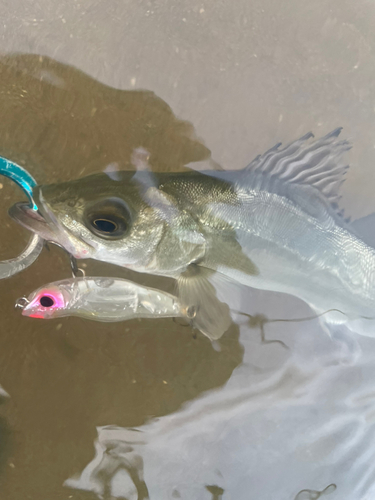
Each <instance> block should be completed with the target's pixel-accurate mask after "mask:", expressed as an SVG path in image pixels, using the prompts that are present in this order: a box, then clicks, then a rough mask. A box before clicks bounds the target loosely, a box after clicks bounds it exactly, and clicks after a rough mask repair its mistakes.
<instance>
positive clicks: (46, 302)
mask: <svg viewBox="0 0 375 500" xmlns="http://www.w3.org/2000/svg"><path fill="white" fill-rule="evenodd" d="M39 303H40V305H41V306H42V307H52V306H53V305H55V301H54V300H53V298H52V297H49V296H48V295H43V297H40V299H39Z"/></svg>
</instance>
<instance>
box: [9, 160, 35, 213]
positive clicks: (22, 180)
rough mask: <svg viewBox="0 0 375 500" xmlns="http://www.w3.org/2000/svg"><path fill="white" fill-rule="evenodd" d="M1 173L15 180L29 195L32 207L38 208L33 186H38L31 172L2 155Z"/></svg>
mask: <svg viewBox="0 0 375 500" xmlns="http://www.w3.org/2000/svg"><path fill="white" fill-rule="evenodd" d="M0 175H3V176H4V177H8V178H9V179H11V180H12V181H14V182H15V183H16V184H17V185H18V186H19V187H20V188H21V189H22V190H23V192H24V193H25V194H26V195H27V196H28V198H29V200H30V206H31V208H32V209H33V210H38V207H37V206H36V204H35V202H34V199H33V188H34V187H35V186H36V181H35V179H34V177H33V176H32V175H30V174H29V172H27V171H26V170H25V169H24V168H22V167H20V166H19V165H17V163H13V162H12V161H9V160H7V159H6V158H3V157H2V156H0Z"/></svg>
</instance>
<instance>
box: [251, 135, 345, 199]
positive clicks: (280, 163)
mask: <svg viewBox="0 0 375 500" xmlns="http://www.w3.org/2000/svg"><path fill="white" fill-rule="evenodd" d="M341 130H342V128H337V129H336V130H334V131H333V132H330V133H329V134H327V135H326V136H324V137H321V138H320V139H317V140H316V141H313V142H310V141H309V139H311V138H312V137H314V135H313V134H312V133H311V132H309V133H308V134H306V135H304V136H303V137H301V138H300V139H298V140H296V141H294V142H292V143H291V144H289V145H288V146H286V147H285V148H283V149H279V148H280V146H281V143H279V144H276V146H274V147H273V148H271V149H269V150H268V151H267V152H266V153H264V154H263V155H260V156H257V157H256V158H255V159H254V160H253V161H252V162H251V163H250V164H249V165H248V166H247V167H246V170H248V171H251V172H257V173H262V174H264V175H267V176H270V177H277V178H279V179H281V180H283V181H285V182H290V183H295V184H305V185H309V186H311V187H314V188H316V189H318V190H319V191H320V192H321V193H322V194H323V195H324V196H325V197H326V198H327V199H328V200H329V201H330V203H332V204H333V205H336V204H337V202H338V200H339V199H340V196H339V189H340V186H341V184H342V183H343V182H344V180H345V175H346V172H347V169H348V166H347V165H344V164H343V163H342V162H341V157H342V155H343V153H345V151H348V150H349V149H350V148H351V146H350V144H349V143H348V142H347V141H345V140H344V141H339V140H338V136H339V135H340V132H341Z"/></svg>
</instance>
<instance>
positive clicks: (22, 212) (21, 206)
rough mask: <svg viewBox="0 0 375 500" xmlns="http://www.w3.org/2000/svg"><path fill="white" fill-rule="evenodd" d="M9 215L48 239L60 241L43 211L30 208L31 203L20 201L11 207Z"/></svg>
mask: <svg viewBox="0 0 375 500" xmlns="http://www.w3.org/2000/svg"><path fill="white" fill-rule="evenodd" d="M8 214H9V216H10V217H11V218H12V219H13V220H15V221H16V222H18V223H19V224H21V226H23V227H25V228H26V229H28V230H29V231H32V232H33V233H36V234H38V235H39V236H41V237H42V238H43V239H45V240H48V241H56V242H57V241H58V238H57V233H56V231H54V229H53V228H52V227H51V226H50V224H49V223H48V222H47V220H46V218H45V217H44V216H43V215H42V213H41V211H40V210H39V209H38V210H33V209H32V208H30V204H29V203H25V202H20V203H16V204H15V205H13V206H12V207H10V209H9V211H8Z"/></svg>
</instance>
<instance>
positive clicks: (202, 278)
mask: <svg viewBox="0 0 375 500" xmlns="http://www.w3.org/2000/svg"><path fill="white" fill-rule="evenodd" d="M213 273H214V271H211V270H209V269H207V268H204V267H201V266H199V265H197V264H191V265H190V266H189V267H188V269H187V270H186V271H185V272H184V273H182V274H181V275H180V276H179V278H178V280H177V286H178V296H179V299H180V301H181V303H182V304H183V306H184V307H185V308H186V309H187V311H188V315H189V316H190V317H191V321H192V324H193V326H195V327H196V328H197V329H198V330H200V331H201V332H202V333H203V334H204V335H206V336H207V337H208V338H209V339H211V340H217V339H219V338H220V337H221V336H222V335H223V334H224V333H225V332H226V331H227V330H228V328H229V327H230V325H231V323H232V318H231V315H230V309H229V307H228V305H227V304H224V303H223V302H221V301H220V300H219V299H218V298H217V295H216V289H215V287H214V286H213V285H212V284H211V283H210V281H209V279H208V278H209V276H210V275H211V274H213Z"/></svg>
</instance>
